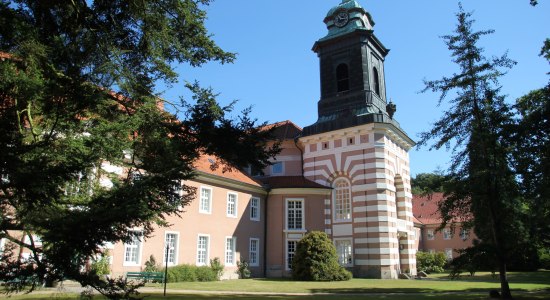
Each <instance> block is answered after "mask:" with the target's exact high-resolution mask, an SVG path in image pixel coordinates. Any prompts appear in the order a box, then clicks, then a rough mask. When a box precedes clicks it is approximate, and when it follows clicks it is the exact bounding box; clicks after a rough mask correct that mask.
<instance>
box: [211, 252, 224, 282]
mask: <svg viewBox="0 0 550 300" xmlns="http://www.w3.org/2000/svg"><path fill="white" fill-rule="evenodd" d="M210 268H211V269H212V271H214V273H215V274H216V280H220V278H221V277H222V274H223V269H224V266H223V265H222V263H221V262H220V259H219V258H218V257H214V259H211V260H210Z"/></svg>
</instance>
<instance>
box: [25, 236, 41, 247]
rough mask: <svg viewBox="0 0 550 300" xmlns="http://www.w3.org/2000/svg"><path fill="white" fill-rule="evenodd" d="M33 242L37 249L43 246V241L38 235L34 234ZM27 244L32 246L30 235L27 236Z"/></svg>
mask: <svg viewBox="0 0 550 300" xmlns="http://www.w3.org/2000/svg"><path fill="white" fill-rule="evenodd" d="M32 241H33V242H34V246H35V247H38V246H42V239H41V238H40V237H39V236H38V235H36V234H32ZM25 244H28V245H30V244H31V239H30V237H29V235H28V234H25Z"/></svg>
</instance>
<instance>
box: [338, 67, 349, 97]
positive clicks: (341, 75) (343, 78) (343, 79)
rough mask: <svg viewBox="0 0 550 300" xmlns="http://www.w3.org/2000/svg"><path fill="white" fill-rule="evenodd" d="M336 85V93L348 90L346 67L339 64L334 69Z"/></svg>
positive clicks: (347, 71)
mask: <svg viewBox="0 0 550 300" xmlns="http://www.w3.org/2000/svg"><path fill="white" fill-rule="evenodd" d="M336 84H337V87H336V88H337V92H338V93H340V92H345V91H348V90H349V70H348V65H346V64H339V65H338V66H337V67H336Z"/></svg>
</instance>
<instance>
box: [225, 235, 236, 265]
mask: <svg viewBox="0 0 550 300" xmlns="http://www.w3.org/2000/svg"><path fill="white" fill-rule="evenodd" d="M224 249H225V250H224V261H225V265H226V266H235V265H236V264H237V257H236V256H237V251H236V249H237V237H234V236H226V237H225V243H224Z"/></svg>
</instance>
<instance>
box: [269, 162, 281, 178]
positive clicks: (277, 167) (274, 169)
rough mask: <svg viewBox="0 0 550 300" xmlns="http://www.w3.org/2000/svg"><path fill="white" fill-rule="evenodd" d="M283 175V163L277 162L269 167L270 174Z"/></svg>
mask: <svg viewBox="0 0 550 300" xmlns="http://www.w3.org/2000/svg"><path fill="white" fill-rule="evenodd" d="M283 173H284V168H283V162H281V161H279V162H276V163H273V164H272V165H271V174H273V175H279V174H283Z"/></svg>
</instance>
